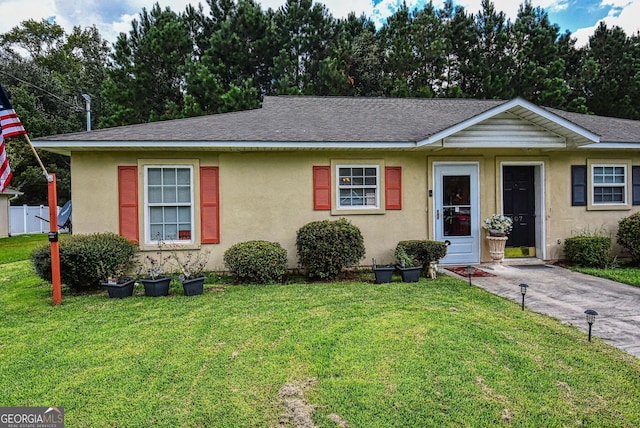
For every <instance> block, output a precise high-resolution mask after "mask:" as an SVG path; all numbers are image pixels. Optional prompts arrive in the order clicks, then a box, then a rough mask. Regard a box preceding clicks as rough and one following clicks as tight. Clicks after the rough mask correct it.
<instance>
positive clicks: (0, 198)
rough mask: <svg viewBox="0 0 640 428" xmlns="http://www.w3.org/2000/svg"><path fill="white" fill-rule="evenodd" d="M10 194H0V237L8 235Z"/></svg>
mask: <svg viewBox="0 0 640 428" xmlns="http://www.w3.org/2000/svg"><path fill="white" fill-rule="evenodd" d="M12 196H14V195H2V194H0V238H6V237H7V236H9V198H10V197H12Z"/></svg>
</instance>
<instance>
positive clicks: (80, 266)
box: [31, 233, 138, 291]
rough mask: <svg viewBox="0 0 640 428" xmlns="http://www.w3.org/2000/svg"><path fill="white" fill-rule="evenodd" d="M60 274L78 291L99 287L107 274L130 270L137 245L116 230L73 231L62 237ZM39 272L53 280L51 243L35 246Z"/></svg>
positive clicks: (34, 255)
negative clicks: (109, 231) (75, 232)
mask: <svg viewBox="0 0 640 428" xmlns="http://www.w3.org/2000/svg"><path fill="white" fill-rule="evenodd" d="M59 245H60V277H61V281H62V283H63V284H65V285H67V286H68V287H69V288H71V289H73V290H75V291H82V290H89V289H94V288H98V287H100V283H101V282H102V281H105V280H106V279H107V278H108V276H112V275H113V276H118V277H122V276H125V275H127V274H130V273H131V270H132V269H133V265H134V263H135V258H136V253H137V252H138V246H137V245H136V244H134V243H133V242H131V241H129V240H128V239H126V238H123V237H122V236H120V235H116V234H115V233H95V234H91V235H72V236H69V237H67V238H66V239H62V240H60V244H59ZM31 263H32V264H33V267H34V269H35V271H36V274H37V275H38V276H39V277H40V278H42V279H43V280H45V281H49V282H51V246H50V245H49V244H47V245H44V246H42V247H39V248H36V249H35V250H33V252H32V253H31Z"/></svg>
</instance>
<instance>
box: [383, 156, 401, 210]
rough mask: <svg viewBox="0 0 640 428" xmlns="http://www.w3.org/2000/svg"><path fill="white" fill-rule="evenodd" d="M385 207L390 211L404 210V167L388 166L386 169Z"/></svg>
mask: <svg viewBox="0 0 640 428" xmlns="http://www.w3.org/2000/svg"><path fill="white" fill-rule="evenodd" d="M384 183H385V206H386V208H387V209H388V210H401V209H402V167H401V166H388V167H386V168H385V169H384Z"/></svg>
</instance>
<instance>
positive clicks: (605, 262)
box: [564, 236, 612, 268]
mask: <svg viewBox="0 0 640 428" xmlns="http://www.w3.org/2000/svg"><path fill="white" fill-rule="evenodd" d="M564 255H565V258H566V260H567V261H568V262H569V263H571V264H572V265H575V266H582V267H595V268H604V267H607V266H609V265H610V264H611V262H612V257H611V238H610V237H608V236H575V237H572V238H567V239H566V240H565V241H564Z"/></svg>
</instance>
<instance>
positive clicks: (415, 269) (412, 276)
mask: <svg viewBox="0 0 640 428" xmlns="http://www.w3.org/2000/svg"><path fill="white" fill-rule="evenodd" d="M397 268H398V270H399V271H400V276H402V282H418V281H420V274H421V273H422V266H412V267H400V266H397Z"/></svg>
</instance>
